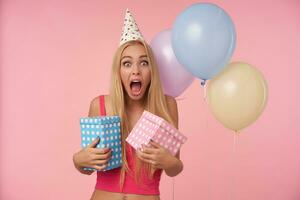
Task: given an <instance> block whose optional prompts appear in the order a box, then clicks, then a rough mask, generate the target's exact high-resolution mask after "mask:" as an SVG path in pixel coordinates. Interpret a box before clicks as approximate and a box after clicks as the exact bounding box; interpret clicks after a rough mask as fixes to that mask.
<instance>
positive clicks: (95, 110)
mask: <svg viewBox="0 0 300 200" xmlns="http://www.w3.org/2000/svg"><path fill="white" fill-rule="evenodd" d="M99 109H100V105H99V96H97V97H94V98H93V99H92V100H91V102H90V109H89V115H88V116H89V117H95V116H98V115H99Z"/></svg>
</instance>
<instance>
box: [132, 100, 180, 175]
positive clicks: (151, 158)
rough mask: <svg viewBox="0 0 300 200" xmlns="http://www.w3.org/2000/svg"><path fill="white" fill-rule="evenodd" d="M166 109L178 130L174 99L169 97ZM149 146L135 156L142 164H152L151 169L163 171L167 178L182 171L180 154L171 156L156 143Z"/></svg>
mask: <svg viewBox="0 0 300 200" xmlns="http://www.w3.org/2000/svg"><path fill="white" fill-rule="evenodd" d="M167 103H168V109H169V110H170V114H171V116H172V119H173V121H174V123H175V124H174V125H175V127H176V128H178V111H177V104H176V101H175V99H174V98H171V97H169V99H168V101H167ZM150 144H151V146H143V148H142V149H141V150H138V151H137V156H138V157H139V158H140V159H141V160H142V161H144V162H147V163H150V164H152V166H153V167H155V168H158V169H163V170H164V171H165V172H166V174H167V175H168V176H171V177H173V176H176V175H178V174H179V173H180V172H181V171H182V170H183V163H182V162H181V160H180V152H179V151H178V153H177V154H176V155H175V156H173V155H172V154H171V153H170V152H169V151H168V150H167V149H165V148H164V147H162V146H161V145H159V144H158V143H156V142H154V141H151V142H150Z"/></svg>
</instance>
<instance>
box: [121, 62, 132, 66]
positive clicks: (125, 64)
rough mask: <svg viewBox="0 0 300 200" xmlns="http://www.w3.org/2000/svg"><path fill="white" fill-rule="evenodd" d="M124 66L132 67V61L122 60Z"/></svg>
mask: <svg viewBox="0 0 300 200" xmlns="http://www.w3.org/2000/svg"><path fill="white" fill-rule="evenodd" d="M122 66H124V67H130V66H131V63H130V62H128V61H124V62H122Z"/></svg>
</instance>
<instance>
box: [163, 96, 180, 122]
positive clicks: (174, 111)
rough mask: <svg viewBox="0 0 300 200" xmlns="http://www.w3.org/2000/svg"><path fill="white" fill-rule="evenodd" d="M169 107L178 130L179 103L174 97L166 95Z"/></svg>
mask: <svg viewBox="0 0 300 200" xmlns="http://www.w3.org/2000/svg"><path fill="white" fill-rule="evenodd" d="M165 98H166V102H167V106H168V110H169V113H170V115H171V117H172V119H173V121H174V123H175V126H176V128H178V108H177V102H176V100H175V98H174V97H171V96H168V95H165Z"/></svg>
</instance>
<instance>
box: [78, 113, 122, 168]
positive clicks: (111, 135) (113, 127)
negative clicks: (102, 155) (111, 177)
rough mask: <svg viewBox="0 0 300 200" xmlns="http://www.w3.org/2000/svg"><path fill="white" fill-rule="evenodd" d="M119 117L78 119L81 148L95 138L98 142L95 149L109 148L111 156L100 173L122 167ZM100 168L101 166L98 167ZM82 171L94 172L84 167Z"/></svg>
mask: <svg viewBox="0 0 300 200" xmlns="http://www.w3.org/2000/svg"><path fill="white" fill-rule="evenodd" d="M120 123H121V122H120V117H119V116H102V117H99V116H97V117H82V118H80V129H81V147H82V148H85V147H87V146H88V145H89V144H90V143H91V142H92V141H93V140H94V139H96V138H97V136H99V137H100V142H99V143H98V144H97V145H96V148H105V147H108V148H111V150H112V156H111V159H110V160H109V162H108V165H107V167H106V168H104V169H103V170H102V171H107V170H111V169H114V168H118V167H120V166H121V165H122V146H121V131H120ZM100 166H101V165H100ZM83 169H84V170H95V169H94V168H90V167H85V168H83Z"/></svg>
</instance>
